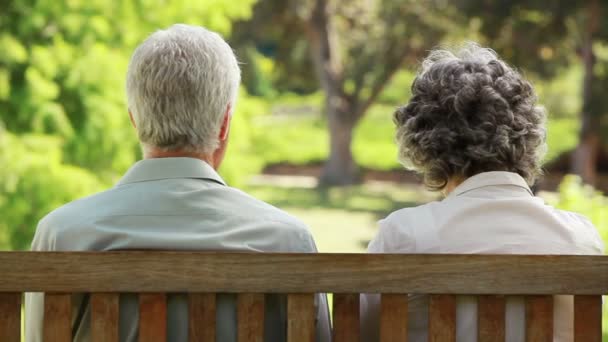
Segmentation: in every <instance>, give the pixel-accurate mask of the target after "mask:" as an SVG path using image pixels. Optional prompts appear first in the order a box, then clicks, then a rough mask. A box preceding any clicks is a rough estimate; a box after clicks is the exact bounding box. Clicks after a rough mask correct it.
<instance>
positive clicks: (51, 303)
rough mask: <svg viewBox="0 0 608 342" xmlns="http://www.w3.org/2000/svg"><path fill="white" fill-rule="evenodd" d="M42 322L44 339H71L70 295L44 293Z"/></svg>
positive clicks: (67, 340) (55, 340)
mask: <svg viewBox="0 0 608 342" xmlns="http://www.w3.org/2000/svg"><path fill="white" fill-rule="evenodd" d="M26 314H27V313H26ZM43 324H44V328H43V335H44V340H45V341H53V342H70V341H72V296H71V295H70V294H63V293H45V294H44V323H43Z"/></svg>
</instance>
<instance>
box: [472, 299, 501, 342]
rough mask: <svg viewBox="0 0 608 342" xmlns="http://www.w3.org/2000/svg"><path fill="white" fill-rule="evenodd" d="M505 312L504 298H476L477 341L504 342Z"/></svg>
mask: <svg viewBox="0 0 608 342" xmlns="http://www.w3.org/2000/svg"><path fill="white" fill-rule="evenodd" d="M505 310H506V301H505V297H504V296H491V295H485V296H478V297H477V341H478V342H504V341H505V324H506V323H505V322H506V321H505Z"/></svg>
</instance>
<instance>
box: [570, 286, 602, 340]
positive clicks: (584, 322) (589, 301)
mask: <svg viewBox="0 0 608 342" xmlns="http://www.w3.org/2000/svg"><path fill="white" fill-rule="evenodd" d="M574 342H602V296H574Z"/></svg>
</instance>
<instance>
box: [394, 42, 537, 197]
mask: <svg viewBox="0 0 608 342" xmlns="http://www.w3.org/2000/svg"><path fill="white" fill-rule="evenodd" d="M545 117H546V115H545V111H544V109H543V108H542V107H540V106H538V105H537V98H536V94H535V92H534V89H533V88H532V85H531V84H530V83H529V82H528V81H527V80H525V79H524V78H523V77H522V76H521V75H520V74H519V73H518V72H517V71H516V70H515V69H513V68H511V67H509V66H508V65H507V64H506V63H505V62H503V61H502V60H500V59H499V58H498V57H497V55H496V53H495V52H494V51H492V50H490V49H486V48H482V47H480V46H479V45H477V44H475V43H467V44H465V46H463V47H462V48H460V49H459V50H457V51H456V52H451V51H448V50H434V51H432V52H431V53H430V54H429V56H428V57H427V58H426V59H425V60H424V62H423V63H422V68H421V70H420V71H419V73H418V75H417V77H416V79H415V80H414V83H413V84H412V98H411V99H410V102H409V103H408V104H407V105H406V106H404V107H401V108H398V109H397V111H396V112H395V114H394V121H395V123H396V125H397V135H396V138H397V144H398V147H399V157H400V160H401V161H402V162H403V163H404V165H405V166H406V167H409V168H412V169H414V170H417V171H419V172H420V173H422V174H423V176H424V179H425V183H426V185H427V186H428V187H429V188H431V189H435V190H440V189H443V188H444V187H445V186H446V185H447V183H448V182H449V181H450V180H451V179H453V178H455V179H466V178H468V177H471V176H473V175H475V174H478V173H482V172H488V171H510V172H515V173H518V174H520V175H521V176H522V177H523V178H525V179H526V181H527V182H528V183H529V184H532V183H534V181H535V179H536V177H537V176H538V175H539V174H540V173H541V160H542V158H543V156H544V153H545V150H546V144H545V136H546V132H545V119H546V118H545Z"/></svg>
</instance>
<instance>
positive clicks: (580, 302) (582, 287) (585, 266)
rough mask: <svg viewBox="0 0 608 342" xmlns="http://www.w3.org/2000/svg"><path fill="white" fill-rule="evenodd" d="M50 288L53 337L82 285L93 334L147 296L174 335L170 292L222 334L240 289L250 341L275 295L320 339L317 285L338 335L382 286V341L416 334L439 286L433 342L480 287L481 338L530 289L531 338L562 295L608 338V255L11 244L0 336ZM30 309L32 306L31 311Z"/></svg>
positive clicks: (590, 329) (588, 332) (450, 337)
mask: <svg viewBox="0 0 608 342" xmlns="http://www.w3.org/2000/svg"><path fill="white" fill-rule="evenodd" d="M26 291H35V292H45V293H46V294H45V296H46V297H45V308H44V310H45V313H46V314H45V321H44V335H45V336H46V341H70V339H71V327H70V319H71V309H72V308H71V305H70V304H71V303H70V300H71V296H70V294H71V293H91V312H92V314H91V315H92V317H91V328H92V335H93V336H94V341H107V342H111V341H117V340H118V328H117V327H118V293H139V296H140V297H139V298H140V301H139V302H140V323H139V329H140V340H141V341H164V340H165V335H166V325H165V322H166V305H165V304H166V302H165V294H166V293H184V292H187V293H189V336H190V341H214V340H215V338H214V336H215V293H237V294H238V300H237V303H238V304H237V306H238V309H237V312H238V313H237V316H238V324H237V325H238V339H239V341H261V340H262V336H263V327H264V324H263V315H264V296H263V294H264V293H284V294H287V296H288V304H287V316H288V327H287V328H288V341H290V342H294V341H306V342H310V341H313V340H314V339H313V336H314V322H315V320H314V315H315V312H314V299H313V298H314V297H313V293H316V292H327V293H333V294H334V297H333V326H334V341H337V342H340V341H348V342H353V341H358V340H359V332H358V326H359V323H358V322H359V295H358V294H359V293H381V294H382V300H381V314H380V322H381V324H380V329H381V337H382V341H406V338H407V331H406V330H407V324H406V322H407V305H408V303H407V295H406V294H407V293H425V294H430V295H431V299H430V310H429V312H430V316H429V319H430V327H429V332H430V334H429V336H430V338H429V339H430V341H431V342H434V341H454V340H455V337H454V336H455V315H456V311H455V299H454V295H457V294H467V295H477V296H478V305H479V309H478V312H479V319H478V323H479V324H478V326H479V332H478V336H479V341H480V342H487V341H504V336H505V296H508V295H526V340H527V341H529V342H537V341H543V342H544V341H551V340H552V326H553V314H552V306H553V301H552V300H553V299H552V296H551V295H554V294H568V295H576V296H575V317H574V328H575V335H576V338H575V341H577V342H600V341H601V338H602V337H601V334H602V332H601V315H602V313H601V310H602V309H601V305H602V301H601V297H600V295H602V294H606V293H608V256H538V255H537V256H516V255H502V256H495V255H394V254H377V255H368V254H261V253H259V254H244V253H203V252H105V253H87V252H53V253H46V252H44V253H42V252H0V341H6V342H10V341H19V340H20V334H21V331H20V320H21V300H22V293H23V292H26ZM25 314H26V315H27V312H26V313H25Z"/></svg>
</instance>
